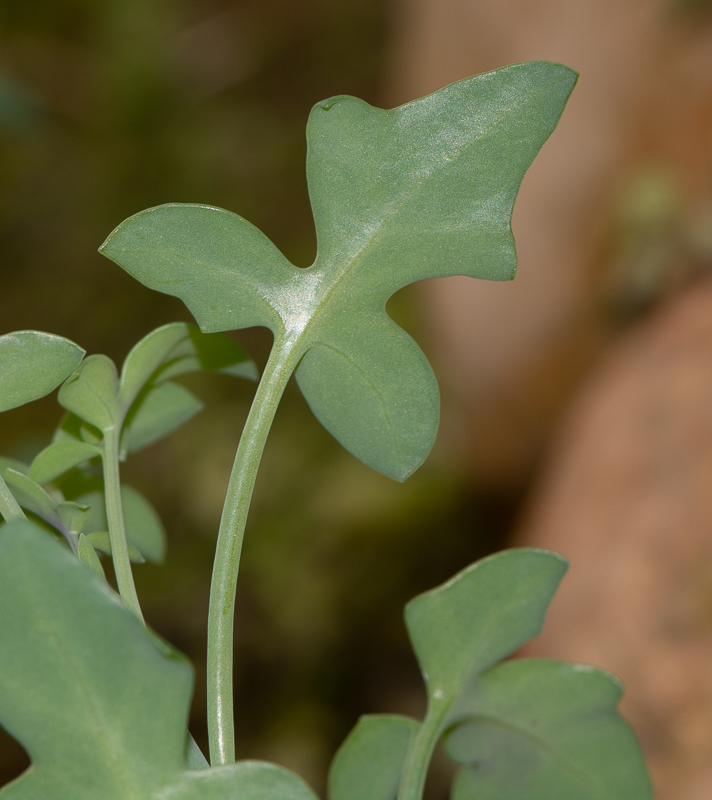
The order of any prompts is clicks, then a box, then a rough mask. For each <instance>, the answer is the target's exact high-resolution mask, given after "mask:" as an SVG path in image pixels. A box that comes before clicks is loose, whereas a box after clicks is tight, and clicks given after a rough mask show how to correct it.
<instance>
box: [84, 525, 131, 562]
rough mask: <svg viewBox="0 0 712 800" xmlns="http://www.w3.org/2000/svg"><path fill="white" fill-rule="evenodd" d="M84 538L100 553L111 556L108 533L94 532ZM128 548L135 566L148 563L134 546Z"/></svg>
mask: <svg viewBox="0 0 712 800" xmlns="http://www.w3.org/2000/svg"><path fill="white" fill-rule="evenodd" d="M82 538H83V539H85V540H86V541H87V542H88V543H89V544H90V545H91V546H92V547H93V548H94V549H95V550H98V551H99V552H100V553H104V554H105V555H107V556H110V555H111V537H110V536H109V532H108V531H93V532H92V533H87V534H82ZM127 548H128V551H129V558H130V559H131V561H133V562H134V564H143V563H144V562H145V561H146V559H145V558H144V557H143V556H142V555H141V553H139V551H138V550H137V549H136V548H135V547H134V546H133V545H132V544H128V545H127Z"/></svg>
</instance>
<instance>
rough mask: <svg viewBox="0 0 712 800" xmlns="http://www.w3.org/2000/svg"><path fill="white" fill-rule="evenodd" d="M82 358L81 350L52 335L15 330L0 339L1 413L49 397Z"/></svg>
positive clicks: (71, 343) (72, 343) (66, 340)
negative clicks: (47, 395)
mask: <svg viewBox="0 0 712 800" xmlns="http://www.w3.org/2000/svg"><path fill="white" fill-rule="evenodd" d="M83 357H84V350H82V348H81V347H79V346H78V345H76V344H74V342H70V341H69V339H65V338H63V337H62V336H55V335H54V334H51V333H42V332H41V331H16V332H15V333H6V334H5V335H4V336H0V411H7V410H8V409H10V408H16V407H17V406H21V405H24V404H25V403H29V402H30V401H32V400H37V399H39V398H40V397H44V396H45V395H46V394H49V393H50V392H51V391H52V390H53V389H56V388H57V386H59V384H60V383H62V381H63V380H64V379H65V378H66V377H67V375H69V374H70V373H71V372H72V371H73V370H75V369H76V368H77V367H78V366H79V363H80V362H81V360H82V358H83Z"/></svg>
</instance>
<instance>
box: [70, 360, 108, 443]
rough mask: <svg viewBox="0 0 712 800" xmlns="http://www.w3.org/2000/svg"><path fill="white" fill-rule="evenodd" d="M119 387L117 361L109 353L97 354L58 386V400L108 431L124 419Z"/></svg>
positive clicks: (74, 412) (102, 429) (85, 361)
mask: <svg viewBox="0 0 712 800" xmlns="http://www.w3.org/2000/svg"><path fill="white" fill-rule="evenodd" d="M118 388H119V377H118V374H117V372H116V366H115V365H114V362H113V361H112V360H111V359H110V358H108V357H107V356H102V355H94V356H89V357H88V358H86V359H85V360H84V362H83V363H82V364H81V366H80V367H79V369H77V370H76V371H75V372H74V374H73V375H70V377H69V378H68V379H67V380H66V382H65V383H64V384H63V385H62V388H61V389H60V390H59V396H58V400H59V402H60V404H61V405H62V406H64V408H66V409H67V411H71V412H72V413H73V414H76V415H77V416H78V417H81V418H82V419H83V420H85V421H86V422H88V423H89V424H90V425H94V426H95V427H96V428H98V429H99V430H100V431H106V430H109V429H111V428H114V427H116V426H118V425H119V424H120V422H121V418H122V414H121V410H120V406H119V400H118Z"/></svg>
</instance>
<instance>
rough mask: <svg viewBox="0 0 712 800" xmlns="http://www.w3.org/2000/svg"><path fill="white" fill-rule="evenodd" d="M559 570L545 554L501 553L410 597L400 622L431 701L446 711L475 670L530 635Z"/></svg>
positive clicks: (557, 559)
mask: <svg viewBox="0 0 712 800" xmlns="http://www.w3.org/2000/svg"><path fill="white" fill-rule="evenodd" d="M566 567H567V562H566V561H565V560H564V559H563V558H561V556H558V555H556V554H555V553H549V552H547V551H545V550H532V549H528V548H516V549H513V550H504V551H503V552H501V553H496V554H495V555H493V556H490V557H489V558H484V559H482V560H481V561H478V562H476V563H475V564H473V565H472V566H470V567H467V569H464V570H463V571H462V572H460V573H458V574H457V575H456V576H455V577H454V578H452V579H451V580H449V581H448V582H447V583H445V584H443V585H442V586H439V587H438V588H436V589H432V590H431V591H429V592H425V593H424V594H421V595H419V596H418V597H416V598H415V599H414V600H411V601H410V603H408V605H407V606H406V609H405V620H406V625H407V627H408V633H409V634H410V639H411V642H412V643H413V649H414V650H415V654H416V656H417V658H418V661H419V662H420V666H421V669H422V671H423V676H424V678H425V682H426V685H427V689H428V696H429V698H430V699H431V701H432V700H433V699H434V700H437V701H438V703H448V704H450V706H451V707H452V704H453V703H455V701H456V700H457V698H458V697H459V696H460V694H461V693H462V691H463V690H464V689H465V688H466V686H467V685H468V683H469V682H471V681H472V680H473V679H475V678H476V676H477V675H478V674H479V673H480V672H482V670H484V669H486V668H487V667H489V666H491V665H492V664H496V663H497V662H498V661H499V660H500V659H502V658H504V657H505V656H507V655H509V654H510V653H512V652H513V651H514V650H516V649H517V648H518V647H519V646H521V645H522V644H524V642H526V641H528V640H529V639H531V638H532V637H533V636H536V635H537V634H538V633H539V632H540V631H541V628H542V625H543V624H544V614H545V612H546V609H547V607H548V605H549V603H550V602H551V598H552V597H553V595H554V592H555V591H556V588H557V586H558V585H559V581H560V580H561V578H562V577H563V575H564V572H565V571H566ZM452 713H454V711H453V712H452Z"/></svg>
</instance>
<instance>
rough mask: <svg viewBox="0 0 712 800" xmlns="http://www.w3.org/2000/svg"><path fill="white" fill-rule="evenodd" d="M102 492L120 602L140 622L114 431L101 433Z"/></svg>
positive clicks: (117, 437)
mask: <svg viewBox="0 0 712 800" xmlns="http://www.w3.org/2000/svg"><path fill="white" fill-rule="evenodd" d="M102 462H103V466H104V492H105V496H106V519H107V522H108V524H109V538H110V540H111V559H112V561H113V563H114V572H115V573H116V583H117V585H118V587H119V594H120V595H121V598H122V600H123V601H124V603H126V605H127V606H128V608H130V609H131V611H133V612H134V614H135V615H136V616H137V617H138V618H139V619H140V620H141V622H143V614H142V613H141V606H140V605H139V602H138V595H137V594H136V586H135V585H134V579H133V573H132V572H131V561H130V560H129V549H128V545H127V543H126V529H125V527H124V514H123V509H122V506H121V481H120V478H119V431H118V430H117V429H116V428H112V429H108V430H106V431H104V451H103V454H102Z"/></svg>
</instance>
